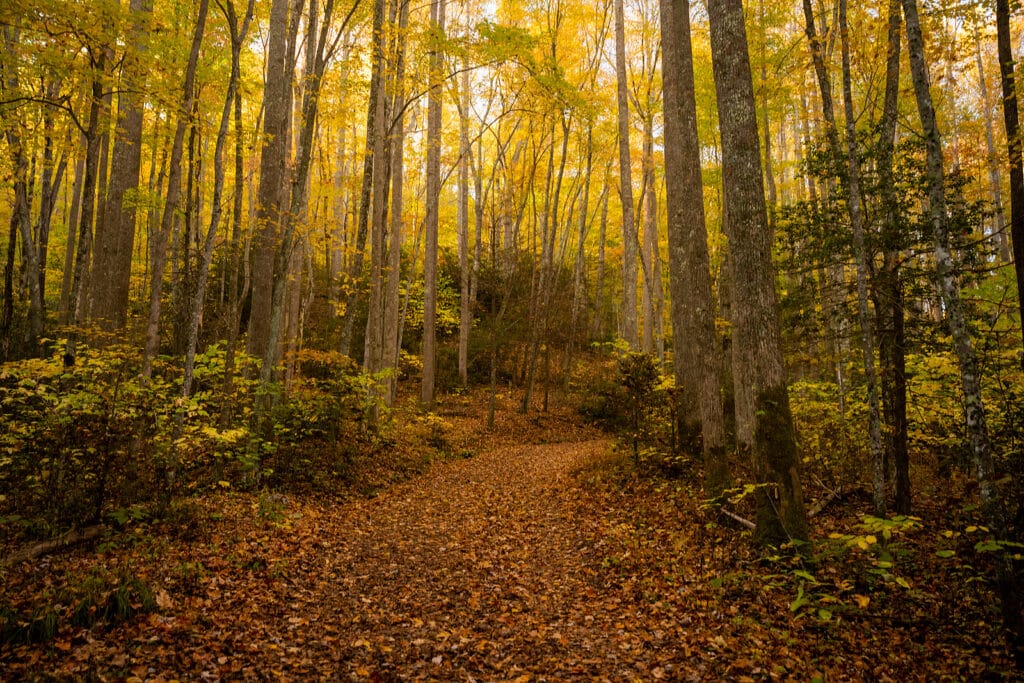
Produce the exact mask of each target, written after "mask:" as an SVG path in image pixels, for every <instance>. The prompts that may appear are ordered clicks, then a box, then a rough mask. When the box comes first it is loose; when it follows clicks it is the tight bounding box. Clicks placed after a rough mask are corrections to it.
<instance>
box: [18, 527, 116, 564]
mask: <svg viewBox="0 0 1024 683" xmlns="http://www.w3.org/2000/svg"><path fill="white" fill-rule="evenodd" d="M102 531H103V525H102V524H96V525H94V526H90V527H87V528H85V529H82V530H81V531H69V532H68V533H66V534H64V535H63V536H61V537H60V538H55V539H53V540H52V541H43V542H42V543H37V544H35V545H34V546H31V547H29V548H25V549H24V550H21V551H19V552H16V553H14V554H12V555H10V556H9V557H6V558H4V559H3V560H2V561H0V566H8V565H12V564H16V563H18V562H24V561H25V560H31V559H34V558H36V557H39V556H40V555H49V554H50V553H55V552H58V551H61V550H64V549H66V548H70V547H71V546H75V545H78V544H80V543H85V542H86V541H91V540H92V539H94V538H96V537H97V536H99V535H100V533H101V532H102Z"/></svg>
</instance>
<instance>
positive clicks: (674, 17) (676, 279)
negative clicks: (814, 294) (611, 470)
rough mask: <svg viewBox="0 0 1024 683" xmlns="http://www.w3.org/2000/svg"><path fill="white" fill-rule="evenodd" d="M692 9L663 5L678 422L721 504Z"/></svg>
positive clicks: (723, 461)
mask: <svg viewBox="0 0 1024 683" xmlns="http://www.w3.org/2000/svg"><path fill="white" fill-rule="evenodd" d="M689 5H690V3H689V0H661V34H662V53H663V55H664V70H663V75H662V83H663V85H662V87H663V89H664V100H665V141H666V144H665V186H666V190H667V192H666V205H667V211H668V242H669V250H668V258H669V287H670V293H671V295H672V296H671V303H672V339H673V348H674V350H675V353H674V354H673V369H674V371H675V378H676V383H677V386H678V387H679V388H681V389H682V396H681V401H680V405H679V412H678V414H677V416H676V421H677V423H678V424H679V426H680V429H679V431H680V433H681V434H683V435H684V438H686V443H684V446H685V447H687V448H693V447H695V446H696V439H695V438H693V437H694V436H696V432H697V431H698V429H699V430H700V435H701V437H702V438H701V441H702V444H703V453H704V481H705V488H706V489H707V491H708V493H709V494H710V495H711V496H712V497H714V498H717V497H719V496H721V495H722V493H723V492H724V491H725V489H726V488H728V487H729V484H730V476H729V464H728V460H727V458H726V451H725V417H724V411H723V407H722V390H721V380H720V377H719V372H718V363H717V355H718V343H717V340H716V338H715V305H714V300H713V298H712V294H711V270H710V259H709V256H708V235H707V225H706V222H705V216H704V191H703V183H702V180H701V169H700V140H699V138H698V134H697V103H696V95H695V92H694V78H693V50H692V47H691V44H690V6H689ZM698 418H699V424H698Z"/></svg>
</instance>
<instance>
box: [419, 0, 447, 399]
mask: <svg viewBox="0 0 1024 683" xmlns="http://www.w3.org/2000/svg"><path fill="white" fill-rule="evenodd" d="M444 20H445V0H432V2H431V3H430V24H431V29H432V30H433V32H434V33H435V34H436V38H437V40H440V39H441V38H442V37H443V36H444ZM442 57H443V55H442V48H441V45H439V44H432V45H431V46H430V92H429V93H428V95H427V178H426V182H427V188H426V190H427V194H426V198H425V202H426V216H425V217H424V229H425V231H426V247H425V254H424V258H423V381H422V384H421V385H420V404H421V405H422V406H423V407H425V408H433V406H434V396H435V387H434V383H435V378H436V373H437V336H436V335H437V330H436V326H437V229H438V219H439V216H438V213H439V209H440V206H439V205H440V201H441V103H442V97H443V84H442V80H443V78H444V74H443V72H442V69H443V63H442Z"/></svg>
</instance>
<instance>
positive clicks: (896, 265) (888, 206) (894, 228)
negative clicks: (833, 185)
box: [876, 0, 911, 515]
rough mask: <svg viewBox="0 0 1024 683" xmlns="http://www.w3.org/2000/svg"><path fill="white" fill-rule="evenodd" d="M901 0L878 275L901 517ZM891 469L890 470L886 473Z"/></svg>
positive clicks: (882, 131)
mask: <svg viewBox="0 0 1024 683" xmlns="http://www.w3.org/2000/svg"><path fill="white" fill-rule="evenodd" d="M900 1H901V0H889V29H888V44H889V49H888V57H887V59H886V69H885V71H886V74H885V100H884V105H883V110H882V122H881V125H880V126H879V145H878V147H879V154H878V176H879V181H880V185H881V194H882V205H883V223H882V233H881V248H882V265H881V268H880V270H879V273H878V279H879V284H878V287H877V288H876V289H877V292H878V294H877V296H878V301H879V303H880V305H879V306H878V307H877V310H878V313H879V318H880V320H881V325H880V326H879V339H878V349H879V358H880V361H881V368H882V373H881V375H882V382H881V384H882V396H883V404H884V405H885V410H886V421H887V422H888V432H889V438H888V439H887V440H886V457H887V459H888V460H889V461H890V462H891V463H892V464H893V466H894V467H895V471H896V496H895V500H894V507H895V510H896V512H897V513H898V514H901V515H909V514H910V506H911V499H910V461H909V454H908V450H907V376H906V344H905V332H904V315H905V314H904V309H903V282H902V275H901V274H900V249H901V248H902V244H903V242H904V241H905V239H904V237H903V235H902V228H901V224H900V207H899V198H898V197H897V196H896V181H895V174H894V173H893V155H894V141H895V137H896V124H897V121H898V115H899V106H898V104H899V102H898V100H899V88H900V51H901V50H900V33H901V30H902V16H903V10H902V8H901V7H900ZM888 469H889V468H888V467H886V471H887V472H888Z"/></svg>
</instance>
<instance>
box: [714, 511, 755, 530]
mask: <svg viewBox="0 0 1024 683" xmlns="http://www.w3.org/2000/svg"><path fill="white" fill-rule="evenodd" d="M718 511H719V512H721V513H722V514H723V515H725V516H726V517H728V518H729V519H731V520H732V521H734V522H737V523H738V524H740V525H741V526H745V527H746V528H748V529H755V528H756V527H757V525H756V524H754V523H753V522H751V521H750V520H749V519H747V518H746V517H740V516H739V515H737V514H736V513H735V512H730V511H729V510H726V509H725V508H718Z"/></svg>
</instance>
